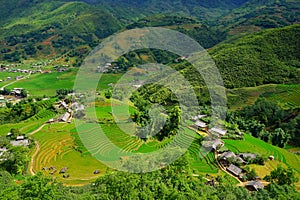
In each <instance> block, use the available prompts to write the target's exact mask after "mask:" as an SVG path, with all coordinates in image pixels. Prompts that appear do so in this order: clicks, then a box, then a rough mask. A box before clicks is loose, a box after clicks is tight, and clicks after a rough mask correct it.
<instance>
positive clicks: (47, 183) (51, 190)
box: [19, 173, 57, 199]
mask: <svg viewBox="0 0 300 200" xmlns="http://www.w3.org/2000/svg"><path fill="white" fill-rule="evenodd" d="M19 192H20V197H21V199H54V197H55V194H56V193H57V187H56V183H55V182H52V181H51V178H50V177H45V176H43V174H42V173H38V174H36V175H35V176H29V177H27V178H26V179H25V181H24V183H22V185H21V187H20V189H19Z"/></svg>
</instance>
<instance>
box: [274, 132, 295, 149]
mask: <svg viewBox="0 0 300 200" xmlns="http://www.w3.org/2000/svg"><path fill="white" fill-rule="evenodd" d="M290 139H291V135H290V134H288V133H286V132H284V130H282V129H281V128H277V129H275V131H274V132H273V134H272V139H271V141H272V144H273V145H278V146H279V147H281V148H283V147H284V146H285V145H286V144H287V143H288V142H289V140H290Z"/></svg>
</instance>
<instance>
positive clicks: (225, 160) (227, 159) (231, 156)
mask: <svg viewBox="0 0 300 200" xmlns="http://www.w3.org/2000/svg"><path fill="white" fill-rule="evenodd" d="M219 158H220V161H221V163H222V165H228V164H230V163H231V162H236V163H240V164H246V161H244V160H243V159H242V158H241V157H239V156H237V155H235V153H233V152H231V151H227V152H224V153H222V154H221V155H220V156H219Z"/></svg>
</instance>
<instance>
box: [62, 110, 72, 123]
mask: <svg viewBox="0 0 300 200" xmlns="http://www.w3.org/2000/svg"><path fill="white" fill-rule="evenodd" d="M70 118H71V114H70V113H68V112H66V113H65V114H63V115H62V116H61V118H60V119H59V120H60V121H61V122H69V121H70Z"/></svg>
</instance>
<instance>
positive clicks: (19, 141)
mask: <svg viewBox="0 0 300 200" xmlns="http://www.w3.org/2000/svg"><path fill="white" fill-rule="evenodd" d="M11 135H12V133H8V134H7V137H10V136H11ZM10 144H11V145H12V146H17V147H20V146H24V147H26V146H29V145H30V140H29V139H28V138H26V137H25V136H23V135H20V136H17V137H16V139H15V140H11V141H10Z"/></svg>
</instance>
